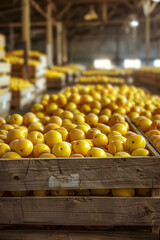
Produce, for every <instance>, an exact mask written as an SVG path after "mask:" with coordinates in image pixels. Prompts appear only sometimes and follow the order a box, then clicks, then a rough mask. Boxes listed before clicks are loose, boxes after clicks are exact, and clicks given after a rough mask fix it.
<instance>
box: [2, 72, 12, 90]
mask: <svg viewBox="0 0 160 240" xmlns="http://www.w3.org/2000/svg"><path fill="white" fill-rule="evenodd" d="M9 85H10V76H9V75H2V76H0V91H1V90H9Z"/></svg>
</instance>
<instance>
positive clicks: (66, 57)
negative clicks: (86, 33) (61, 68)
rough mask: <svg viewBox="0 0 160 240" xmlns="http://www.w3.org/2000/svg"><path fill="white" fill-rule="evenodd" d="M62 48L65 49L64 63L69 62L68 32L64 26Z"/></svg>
mask: <svg viewBox="0 0 160 240" xmlns="http://www.w3.org/2000/svg"><path fill="white" fill-rule="evenodd" d="M62 37H63V39H62V47H63V63H67V62H68V45H67V44H68V42H67V30H66V27H65V26H63V35H62Z"/></svg>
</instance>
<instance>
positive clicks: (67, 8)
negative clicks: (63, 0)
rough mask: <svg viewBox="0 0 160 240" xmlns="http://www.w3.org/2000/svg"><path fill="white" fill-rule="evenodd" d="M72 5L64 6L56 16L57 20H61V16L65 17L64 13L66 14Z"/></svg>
mask: <svg viewBox="0 0 160 240" xmlns="http://www.w3.org/2000/svg"><path fill="white" fill-rule="evenodd" d="M71 6H72V3H71V2H69V3H67V4H66V5H65V7H64V8H63V9H62V11H61V12H60V13H59V14H58V19H59V20H60V19H62V18H63V16H64V15H65V13H66V12H68V10H69V9H70V8H71Z"/></svg>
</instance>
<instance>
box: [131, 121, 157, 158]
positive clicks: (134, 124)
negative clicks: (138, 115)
mask: <svg viewBox="0 0 160 240" xmlns="http://www.w3.org/2000/svg"><path fill="white" fill-rule="evenodd" d="M130 121H131V122H132V124H133V126H135V127H136V128H137V129H138V131H139V132H140V134H141V135H143V136H144V137H145V139H147V141H148V142H149V144H150V145H151V146H152V147H153V148H154V149H155V150H156V151H157V152H158V154H159V155H160V150H159V149H158V148H157V147H156V145H155V144H154V143H153V142H152V141H151V140H150V139H149V138H148V137H147V135H146V134H145V133H144V132H143V131H142V130H141V129H140V128H139V127H138V126H137V125H136V123H135V122H134V121H133V120H130Z"/></svg>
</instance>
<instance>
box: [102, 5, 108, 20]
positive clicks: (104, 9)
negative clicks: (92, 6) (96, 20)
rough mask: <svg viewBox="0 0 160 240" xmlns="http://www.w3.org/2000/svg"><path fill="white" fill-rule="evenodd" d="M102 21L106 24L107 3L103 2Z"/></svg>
mask: <svg viewBox="0 0 160 240" xmlns="http://www.w3.org/2000/svg"><path fill="white" fill-rule="evenodd" d="M102 20H103V22H104V23H106V22H107V3H106V1H105V0H104V1H103V3H102Z"/></svg>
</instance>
